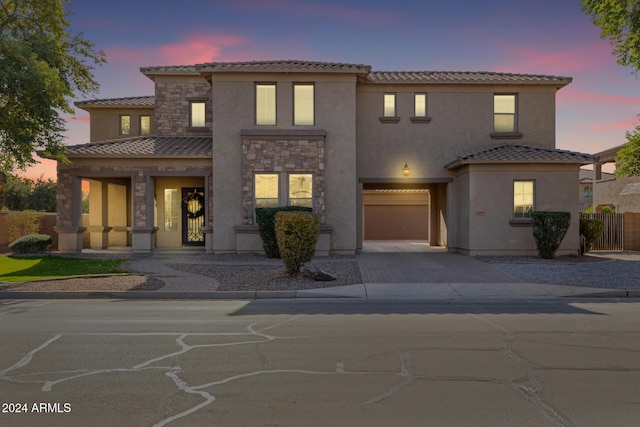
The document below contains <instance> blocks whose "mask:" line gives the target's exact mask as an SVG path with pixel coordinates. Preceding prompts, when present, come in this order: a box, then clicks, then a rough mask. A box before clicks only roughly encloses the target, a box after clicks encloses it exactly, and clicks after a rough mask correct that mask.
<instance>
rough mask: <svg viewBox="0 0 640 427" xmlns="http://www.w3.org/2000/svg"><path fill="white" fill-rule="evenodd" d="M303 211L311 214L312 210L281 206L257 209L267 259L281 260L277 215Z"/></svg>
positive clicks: (257, 219) (259, 228) (257, 218)
mask: <svg viewBox="0 0 640 427" xmlns="http://www.w3.org/2000/svg"><path fill="white" fill-rule="evenodd" d="M291 211H302V212H311V211H312V209H311V208H307V207H303V206H281V207H278V208H256V222H257V223H258V231H259V232H260V238H261V239H262V248H263V249H264V253H265V254H266V255H267V258H280V250H279V249H278V240H277V239H276V214H277V213H278V212H291Z"/></svg>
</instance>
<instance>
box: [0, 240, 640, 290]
mask: <svg viewBox="0 0 640 427" xmlns="http://www.w3.org/2000/svg"><path fill="white" fill-rule="evenodd" d="M201 254H202V252H191V253H190V252H155V253H153V254H152V255H151V256H146V257H140V258H136V257H134V258H133V259H132V260H131V261H129V262H128V263H127V268H128V269H129V270H131V271H135V272H138V273H140V274H144V275H148V276H152V277H154V278H157V279H159V280H161V281H163V282H164V283H165V286H164V287H163V288H162V289H160V290H157V291H126V292H119V291H85V292H83V291H78V292H75V291H74V292H71V291H66V292H64V291H60V292H18V291H4V292H0V299H7V298H11V299H19V298H124V299H277V298H289V299H291V298H298V299H305V298H356V299H362V300H404V301H406V300H412V301H430V300H472V299H531V298H558V297H612V298H628V297H632V298H639V297H640V291H628V290H619V289H605V288H594V287H578V286H559V285H551V284H538V283H526V282H523V281H522V280H520V279H519V278H517V277H515V276H511V275H509V274H507V273H505V272H502V271H500V270H498V269H495V268H493V267H491V265H490V264H488V263H485V262H483V261H480V260H478V259H476V258H472V257H468V256H464V255H460V254H456V253H448V252H444V251H432V252H378V251H371V252H363V253H361V254H358V255H356V257H355V260H356V261H357V263H358V266H359V269H360V273H361V277H362V280H363V283H362V284H356V285H347V286H337V287H328V288H319V289H308V290H285V291H216V290H212V289H216V288H217V287H218V286H217V285H219V283H218V282H217V281H216V279H215V278H212V277H207V276H203V275H198V274H194V273H192V272H186V271H182V270H176V269H173V268H171V267H169V265H168V264H176V263H187V264H199V263H202V264H203V263H207V262H209V261H207V260H204V259H202V258H201V257H199V255H201ZM95 255H97V256H99V255H100V254H99V253H96V254H95ZM103 255H104V254H103ZM274 262H276V261H274V260H266V259H265V260H264V261H261V263H263V264H265V265H273V264H274ZM540 268H544V266H540Z"/></svg>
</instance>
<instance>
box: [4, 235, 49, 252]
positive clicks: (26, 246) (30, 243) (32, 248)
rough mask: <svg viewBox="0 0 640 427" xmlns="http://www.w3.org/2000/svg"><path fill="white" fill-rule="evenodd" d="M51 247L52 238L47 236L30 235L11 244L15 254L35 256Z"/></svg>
mask: <svg viewBox="0 0 640 427" xmlns="http://www.w3.org/2000/svg"><path fill="white" fill-rule="evenodd" d="M50 246H51V236H49V235H46V234H29V235H27V236H23V237H20V238H19V239H18V240H16V241H14V242H11V243H10V244H9V249H10V250H11V252H12V253H14V254H35V253H38V252H44V251H46V250H47V249H49V247H50Z"/></svg>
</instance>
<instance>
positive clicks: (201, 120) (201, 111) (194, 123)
mask: <svg viewBox="0 0 640 427" xmlns="http://www.w3.org/2000/svg"><path fill="white" fill-rule="evenodd" d="M189 126H190V127H192V128H203V127H205V102H204V101H191V102H190V120H189Z"/></svg>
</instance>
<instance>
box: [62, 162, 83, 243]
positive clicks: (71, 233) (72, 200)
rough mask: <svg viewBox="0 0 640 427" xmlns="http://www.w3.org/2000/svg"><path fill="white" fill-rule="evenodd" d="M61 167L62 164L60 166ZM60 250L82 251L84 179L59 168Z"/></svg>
mask: <svg viewBox="0 0 640 427" xmlns="http://www.w3.org/2000/svg"><path fill="white" fill-rule="evenodd" d="M58 168H60V166H58ZM56 197H57V204H58V209H57V211H58V213H57V223H56V224H57V225H56V227H54V230H55V231H56V233H58V251H60V252H62V253H78V252H81V251H82V233H84V231H85V230H86V228H85V227H83V226H82V180H81V179H80V177H78V176H75V175H71V174H70V173H68V172H67V171H64V170H60V169H59V170H58V186H57V194H56Z"/></svg>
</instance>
